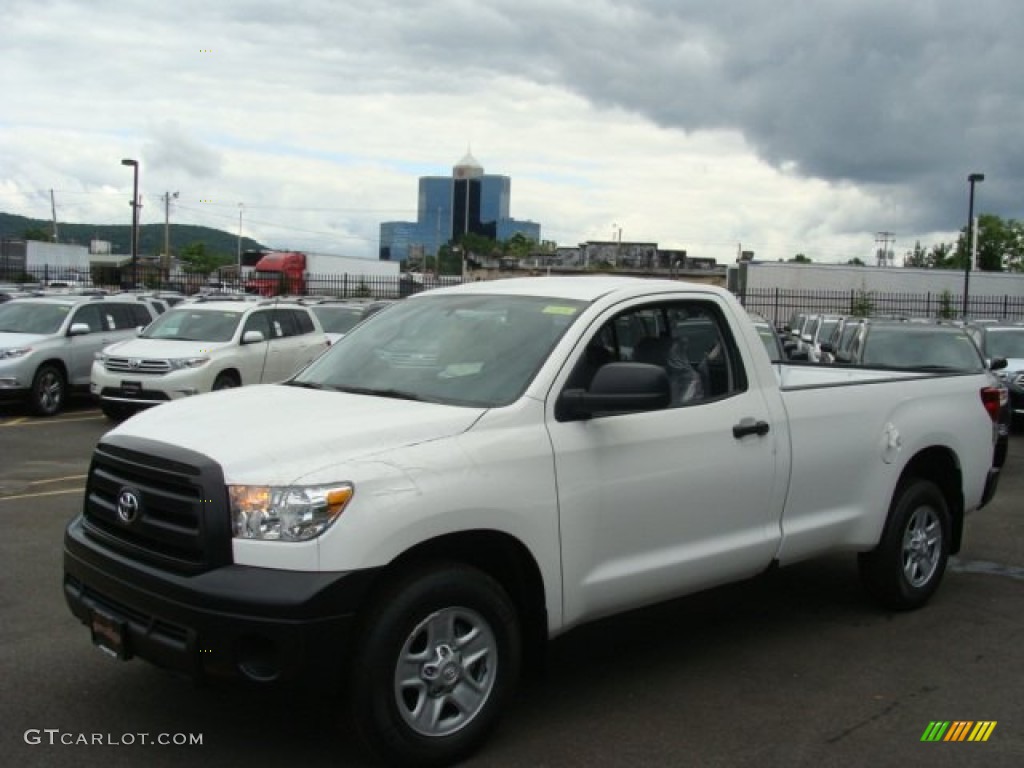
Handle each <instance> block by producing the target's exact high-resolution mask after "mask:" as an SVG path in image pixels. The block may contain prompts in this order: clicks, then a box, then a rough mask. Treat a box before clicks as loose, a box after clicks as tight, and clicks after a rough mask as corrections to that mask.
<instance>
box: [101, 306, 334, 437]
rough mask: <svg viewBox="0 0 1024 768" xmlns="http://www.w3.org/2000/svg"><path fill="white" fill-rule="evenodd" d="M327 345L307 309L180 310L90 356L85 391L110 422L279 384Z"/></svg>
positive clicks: (187, 307)
mask: <svg viewBox="0 0 1024 768" xmlns="http://www.w3.org/2000/svg"><path fill="white" fill-rule="evenodd" d="M327 346H328V341H327V336H326V334H324V332H323V329H322V328H321V326H320V323H319V322H318V321H317V319H316V317H315V316H313V314H312V313H311V312H310V311H309V309H308V308H307V307H304V306H300V305H297V304H283V303H281V302H274V301H261V302H245V301H223V300H218V301H205V300H199V301H196V302H189V303H184V304H180V305H179V306H177V307H175V308H173V309H170V310H168V311H167V312H165V313H164V314H162V315H160V317H159V318H158V319H157V320H156V321H154V322H153V324H152V325H150V326H149V327H148V328H146V329H145V331H143V333H142V334H141V335H140V336H139V337H138V338H137V339H131V340H130V341H126V342H123V343H121V344H114V345H112V346H109V347H107V348H106V349H104V350H103V351H102V353H100V354H98V355H97V356H96V360H95V362H94V363H93V366H92V384H91V389H92V393H93V395H94V396H96V397H98V398H99V400H100V405H101V407H102V409H103V413H105V414H106V415H107V416H108V417H109V418H111V419H123V418H127V417H128V416H130V415H132V414H133V413H135V412H137V411H139V410H142V409H143V408H148V407H150V406H154V405H159V404H160V403H162V402H166V401H168V400H176V399H179V398H182V397H188V396H190V395H198V394H201V393H203V392H211V391H213V390H217V389H227V388H229V387H239V386H242V385H245V384H260V383H268V382H278V381H284V380H285V379H287V378H289V377H290V376H291V375H292V374H293V373H295V372H296V371H298V370H299V369H300V368H302V367H303V366H305V365H306V364H307V363H309V362H310V361H311V360H313V359H314V358H315V357H317V356H318V355H320V353H322V352H323V351H324V350H325V349H326V348H327Z"/></svg>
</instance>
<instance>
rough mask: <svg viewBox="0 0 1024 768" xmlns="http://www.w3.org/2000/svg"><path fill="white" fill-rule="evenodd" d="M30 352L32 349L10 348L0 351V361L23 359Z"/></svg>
mask: <svg viewBox="0 0 1024 768" xmlns="http://www.w3.org/2000/svg"><path fill="white" fill-rule="evenodd" d="M31 351H32V347H11V348H10V349H0V360H13V359H15V358H18V357H24V356H25V355H27V354H28V353H29V352H31Z"/></svg>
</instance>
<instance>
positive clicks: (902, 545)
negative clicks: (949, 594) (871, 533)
mask: <svg viewBox="0 0 1024 768" xmlns="http://www.w3.org/2000/svg"><path fill="white" fill-rule="evenodd" d="M950 529H951V525H950V515H949V505H948V504H947V503H946V498H945V496H943V495H942V491H941V490H939V487H938V486H937V485H935V483H933V482H931V481H929V480H921V479H916V478H915V479H911V480H909V481H907V482H905V483H904V484H902V485H901V486H900V488H899V489H898V490H897V492H896V496H895V498H894V501H893V506H892V508H891V510H890V512H889V520H888V521H887V523H886V529H885V533H884V534H883V536H882V541H881V543H879V545H878V547H877V548H876V549H875V550H873V551H872V552H865V553H863V554H861V555H860V557H859V565H860V573H861V577H862V579H863V581H864V585H865V587H866V588H867V590H868V592H870V593H871V595H872V596H873V597H875V599H877V600H878V601H879V602H881V603H882V604H883V605H885V606H886V607H888V608H894V609H896V610H910V609H913V608H918V607H920V606H922V605H924V604H925V603H926V602H927V601H928V599H929V598H930V597H931V596H932V594H934V592H935V590H936V589H938V588H939V583H940V582H941V581H942V576H943V574H944V573H945V570H946V562H947V561H948V560H949V541H950Z"/></svg>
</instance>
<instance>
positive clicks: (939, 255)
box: [903, 240, 963, 269]
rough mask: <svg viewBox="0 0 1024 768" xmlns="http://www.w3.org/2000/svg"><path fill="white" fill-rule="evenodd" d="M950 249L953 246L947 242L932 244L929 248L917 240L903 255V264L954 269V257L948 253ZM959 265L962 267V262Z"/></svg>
mask: <svg viewBox="0 0 1024 768" xmlns="http://www.w3.org/2000/svg"><path fill="white" fill-rule="evenodd" d="M952 250H953V246H952V245H950V244H949V243H939V244H937V245H933V246H932V247H931V249H930V250H929V249H927V248H925V247H924V246H923V245H921V241H920V240H918V241H917V242H916V243H914V249H913V250H912V251H907V252H906V254H905V255H904V257H903V265H904V266H906V267H917V268H919V269H956V268H957V266H958V265H957V263H956V257H955V256H951V255H950V253H951V251H952ZM959 266H960V268H961V269H962V268H963V265H962V264H961V265H959Z"/></svg>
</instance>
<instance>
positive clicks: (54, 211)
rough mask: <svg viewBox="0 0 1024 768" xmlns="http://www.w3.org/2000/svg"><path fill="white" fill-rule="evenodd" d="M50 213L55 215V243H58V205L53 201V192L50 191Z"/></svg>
mask: <svg viewBox="0 0 1024 768" xmlns="http://www.w3.org/2000/svg"><path fill="white" fill-rule="evenodd" d="M50 212H51V213H52V214H53V242H55V243H56V242H57V203H56V201H55V200H54V199H53V190H52V189H51V190H50Z"/></svg>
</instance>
